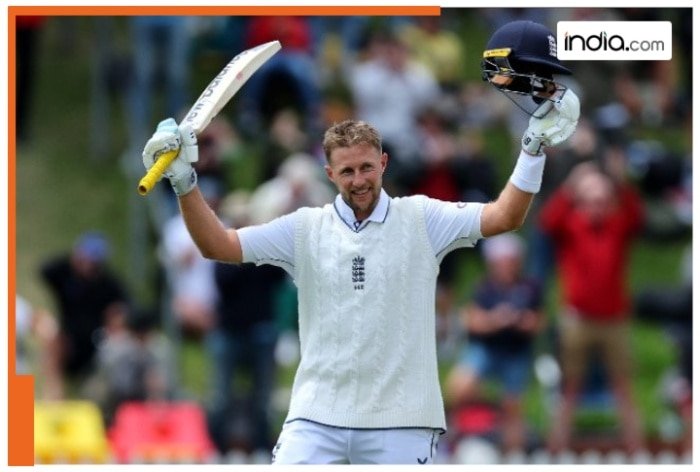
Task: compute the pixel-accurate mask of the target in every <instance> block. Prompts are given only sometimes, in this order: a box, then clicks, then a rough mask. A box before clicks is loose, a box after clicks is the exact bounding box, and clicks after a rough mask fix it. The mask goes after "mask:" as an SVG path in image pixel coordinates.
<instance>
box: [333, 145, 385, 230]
mask: <svg viewBox="0 0 700 472" xmlns="http://www.w3.org/2000/svg"><path fill="white" fill-rule="evenodd" d="M387 160H388V156H387V154H386V153H380V151H379V150H377V149H375V148H374V147H372V146H370V145H369V144H358V145H356V146H352V147H344V148H337V149H334V150H333V151H332V152H331V155H330V158H329V163H328V165H326V174H328V178H329V179H330V180H331V182H333V183H334V184H335V186H336V187H337V188H338V192H340V196H341V197H342V198H343V200H344V201H345V203H347V204H348V206H349V207H350V208H352V210H353V211H354V212H355V218H357V219H358V220H359V221H362V220H364V219H366V218H367V217H369V215H371V214H372V210H374V207H375V206H376V205H377V202H378V201H379V194H380V192H381V189H382V174H383V173H384V169H386V163H387Z"/></svg>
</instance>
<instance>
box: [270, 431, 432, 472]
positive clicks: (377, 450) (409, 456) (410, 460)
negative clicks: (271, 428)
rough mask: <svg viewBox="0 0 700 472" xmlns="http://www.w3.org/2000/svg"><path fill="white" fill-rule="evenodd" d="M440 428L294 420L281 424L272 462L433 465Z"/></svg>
mask: <svg viewBox="0 0 700 472" xmlns="http://www.w3.org/2000/svg"><path fill="white" fill-rule="evenodd" d="M439 435H440V430H437V429H432V428H397V429H349V428H339V427H334V426H327V425H323V424H319V423H315V422H312V421H306V420H295V421H291V422H289V423H285V424H284V426H283V427H282V432H281V433H280V436H279V439H278V440H277V444H276V445H275V448H274V450H273V451H272V463H273V464H432V463H433V461H434V459H435V454H436V451H437V443H438V436H439Z"/></svg>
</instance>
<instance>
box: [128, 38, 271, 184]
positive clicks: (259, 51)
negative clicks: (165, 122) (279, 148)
mask: <svg viewBox="0 0 700 472" xmlns="http://www.w3.org/2000/svg"><path fill="white" fill-rule="evenodd" d="M280 49H282V45H281V44H280V42H279V41H270V42H268V43H264V44H260V45H259V46H255V47H254V48H250V49H246V50H245V51H243V52H241V53H240V54H238V55H237V56H236V57H234V58H233V59H231V60H230V61H229V63H228V64H226V65H225V66H224V68H223V69H221V72H219V74H218V75H217V76H216V77H214V79H213V80H212V81H211V82H210V83H209V85H207V87H206V88H205V89H204V91H203V92H202V94H201V95H200V96H199V98H198V99H197V101H196V102H194V105H192V108H190V109H189V111H188V112H187V114H186V115H185V118H183V120H182V121H181V122H180V125H179V126H180V127H181V128H182V127H183V126H187V127H191V128H192V129H193V130H194V132H195V133H196V134H199V133H201V132H202V131H203V130H204V128H206V127H207V125H208V124H209V123H210V122H211V120H212V118H214V117H215V116H216V115H217V114H218V113H219V112H220V111H221V109H222V108H223V107H224V106H225V105H226V104H227V103H228V102H229V100H231V98H232V97H233V96H234V95H235V94H236V92H238V90H239V89H240V88H241V87H242V86H243V84H245V83H246V81H247V80H248V79H249V78H250V76H252V75H253V74H254V73H255V71H256V70H258V69H259V68H260V66H262V65H263V64H264V63H265V62H267V61H268V60H269V59H270V58H271V57H272V56H273V55H274V54H275V53H276V52H277V51H279V50H280ZM177 155H178V153H177V152H176V151H172V152H169V153H166V154H163V155H162V156H160V157H159V158H158V160H157V161H156V163H155V164H154V165H153V167H151V168H150V169H149V170H148V172H147V173H146V175H145V176H144V177H143V178H142V179H141V180H140V181H139V185H138V188H137V190H138V192H139V194H141V195H146V194H147V193H148V192H150V191H151V190H152V189H153V187H154V186H155V184H156V182H158V180H160V178H161V176H162V175H163V172H165V170H166V169H167V168H168V166H169V165H170V163H171V162H173V161H174V160H175V159H176V158H177Z"/></svg>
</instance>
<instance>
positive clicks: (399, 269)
mask: <svg viewBox="0 0 700 472" xmlns="http://www.w3.org/2000/svg"><path fill="white" fill-rule="evenodd" d="M482 208H483V204H480V203H468V204H464V203H448V202H441V201H438V200H434V199H429V198H427V197H425V196H414V197H406V198H393V199H391V198H389V197H388V196H387V195H386V193H385V192H384V191H382V194H381V196H380V199H379V202H378V204H377V207H376V208H375V210H374V211H373V213H372V215H371V216H370V217H369V218H368V219H367V220H365V221H362V222H357V221H355V219H354V214H353V212H352V210H351V209H350V208H349V207H348V206H347V204H345V202H344V201H343V200H342V199H341V198H340V196H338V197H337V198H336V200H335V202H334V203H333V204H328V205H326V206H324V207H323V208H302V209H300V210H298V211H296V212H294V213H292V214H290V215H287V216H284V217H281V218H278V219H276V220H273V221H272V222H270V223H267V224H264V225H259V226H255V227H248V228H242V229H241V230H239V232H238V233H239V238H240V241H241V247H242V250H243V260H244V262H255V263H257V264H264V263H268V264H274V265H278V266H280V267H283V268H284V269H285V270H287V271H288V272H289V273H290V274H291V275H292V276H293V277H294V280H295V282H296V284H297V287H298V290H299V337H300V343H301V361H300V364H299V368H298V370H297V373H296V376H295V380H294V386H293V390H292V399H291V404H290V409H289V414H288V417H287V420H288V421H291V420H294V419H299V418H303V419H307V420H311V421H317V422H319V423H323V424H327V425H331V426H339V427H347V428H398V427H425V428H442V429H444V428H445V417H444V407H443V403H442V396H441V393H440V384H439V379H438V372H437V355H436V348H435V342H436V341H435V286H436V280H437V275H438V271H439V263H440V260H441V259H442V257H444V255H445V254H446V253H447V252H449V251H450V250H452V249H455V248H457V247H471V246H473V245H474V244H475V243H476V241H477V240H478V239H479V238H481V232H480V222H479V220H480V216H481V210H482Z"/></svg>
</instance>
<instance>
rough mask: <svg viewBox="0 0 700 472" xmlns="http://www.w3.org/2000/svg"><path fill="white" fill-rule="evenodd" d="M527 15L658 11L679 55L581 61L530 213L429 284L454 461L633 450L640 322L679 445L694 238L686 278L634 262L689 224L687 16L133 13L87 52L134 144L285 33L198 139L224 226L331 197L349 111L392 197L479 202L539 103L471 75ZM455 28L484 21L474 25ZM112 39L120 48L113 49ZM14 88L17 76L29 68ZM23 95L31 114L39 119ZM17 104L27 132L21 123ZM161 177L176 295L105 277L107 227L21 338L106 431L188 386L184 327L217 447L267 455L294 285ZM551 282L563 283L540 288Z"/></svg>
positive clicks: (67, 265) (58, 391) (159, 247)
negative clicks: (222, 245) (235, 251)
mask: <svg viewBox="0 0 700 472" xmlns="http://www.w3.org/2000/svg"><path fill="white" fill-rule="evenodd" d="M514 19H531V20H534V21H539V22H542V23H544V24H547V25H550V27H552V28H555V25H556V22H557V21H562V20H599V21H600V20H668V21H672V22H673V34H674V44H675V46H676V48H677V50H674V54H673V60H672V61H658V62H654V61H650V62H641V61H640V62H604V61H598V62H595V63H591V62H580V63H579V62H571V63H567V67H570V68H571V69H572V70H573V72H574V73H573V76H572V77H567V78H566V82H565V83H566V85H567V86H568V87H570V88H572V89H573V90H574V91H575V92H576V93H577V94H578V95H579V97H580V98H581V108H582V118H581V121H580V123H579V126H578V129H577V131H576V133H575V134H574V135H573V136H572V138H571V139H570V141H569V142H568V143H566V144H565V145H563V146H561V147H558V148H552V149H549V150H548V152H547V154H548V158H547V167H546V170H545V174H544V182H543V187H542V191H541V193H540V194H539V195H538V196H537V198H536V200H535V204H534V205H533V208H532V209H531V211H530V214H529V216H528V221H527V223H526V226H525V228H524V229H523V230H522V231H521V232H520V233H518V234H517V235H516V234H507V235H502V236H498V237H494V238H490V239H487V240H484V241H482V242H481V243H480V244H479V245H478V246H477V249H476V250H475V251H472V252H471V253H470V254H468V255H463V254H461V253H460V254H452V255H450V257H448V258H446V259H445V261H444V262H443V265H442V267H441V275H440V278H439V289H438V295H437V299H436V307H437V313H438V317H437V319H436V323H437V324H438V333H439V347H438V349H439V354H440V360H441V363H442V364H443V366H444V367H445V372H446V377H445V380H444V382H443V391H444V394H445V398H446V408H447V412H448V420H449V431H448V433H447V434H446V435H445V436H443V439H442V440H441V445H440V448H441V453H442V454H443V460H444V462H469V461H477V462H478V461H485V462H488V461H490V460H492V459H489V457H491V456H490V455H489V451H491V452H498V453H502V454H511V456H510V457H511V458H512V457H521V456H517V454H532V453H533V451H536V450H543V451H547V452H548V453H549V454H562V453H564V452H566V451H572V450H575V451H581V450H584V449H586V448H594V449H595V448H598V450H602V451H604V452H606V453H607V452H609V451H614V450H619V451H622V454H624V458H623V461H624V460H630V461H631V460H632V459H631V458H632V457H633V455H634V454H638V453H640V452H641V451H644V450H645V448H647V447H649V441H650V439H649V435H648V434H647V431H646V430H645V427H644V424H643V422H642V420H641V413H640V410H639V406H638V405H637V403H636V399H635V395H634V391H633V379H634V376H635V371H636V370H637V369H640V368H643V366H639V365H637V364H636V361H635V356H634V355H633V352H634V346H633V345H632V342H631V341H632V339H631V327H632V325H633V323H634V322H635V321H636V320H637V319H642V320H645V321H648V322H653V323H656V324H658V325H659V326H661V327H663V328H664V329H665V330H667V332H668V333H669V334H670V336H672V339H673V340H674V345H675V346H677V347H678V356H677V357H678V360H677V364H676V366H674V369H673V370H672V371H669V372H668V378H665V379H659V381H660V382H661V381H662V380H663V381H664V382H665V383H664V385H665V390H664V392H665V394H663V395H659V402H660V403H664V402H665V404H666V406H667V407H668V408H669V409H670V410H671V411H673V412H674V414H675V415H677V416H676V417H677V419H678V421H679V422H680V426H679V428H676V429H675V430H672V429H669V432H668V434H667V435H666V437H665V439H666V440H668V441H669V443H670V442H674V444H678V446H677V450H678V451H681V452H688V451H690V447H691V444H692V423H691V418H692V367H691V360H692V347H691V345H692V343H691V341H692V340H691V338H690V333H691V330H690V326H691V321H692V320H691V310H692V300H691V297H692V295H691V273H692V270H691V269H690V249H689V250H688V252H687V253H686V255H684V257H687V260H684V261H678V263H679V266H683V264H687V265H686V266H685V267H688V269H687V270H686V272H685V273H684V276H683V277H681V278H682V279H683V283H682V286H673V287H671V286H664V287H649V288H648V289H645V290H643V291H641V292H637V293H633V292H632V291H631V290H630V288H629V281H630V274H629V271H628V269H629V268H630V256H631V253H632V251H633V250H634V244H635V241H637V240H639V239H644V240H645V241H648V242H650V243H651V244H664V243H665V242H667V241H674V242H675V241H689V239H690V238H689V235H690V231H691V224H692V207H691V202H692V194H691V175H692V174H691V172H692V168H691V118H692V110H691V108H692V80H691V75H690V74H691V63H690V59H691V57H692V52H691V51H690V49H689V48H690V46H691V45H692V24H691V15H690V14H689V12H687V11H686V12H683V11H681V10H679V9H676V10H671V9H669V10H664V9H654V10H652V9H643V8H624V9H602V8H580V9H556V10H555V9H520V8H518V9H464V10H460V9H443V10H442V15H441V16H440V17H391V18H373V17H275V16H269V17H199V18H190V17H134V18H130V19H129V20H128V21H129V30H128V34H129V38H130V41H131V42H132V54H131V56H130V57H131V60H130V61H123V60H115V61H113V62H112V63H109V62H98V63H96V64H93V65H94V66H95V67H100V68H101V69H102V70H99V71H98V76H99V77H101V78H102V83H101V85H100V86H101V87H104V88H107V89H109V90H110V91H111V90H113V89H115V88H116V89H119V93H122V94H123V95H124V98H125V99H126V100H125V103H127V104H128V110H129V118H128V123H127V132H128V134H129V136H128V139H129V147H130V148H132V149H138V148H140V147H141V146H142V145H143V143H145V141H146V139H147V138H148V136H149V135H150V133H151V132H152V130H153V129H154V125H155V123H157V121H158V120H159V119H161V118H164V117H166V116H174V117H176V119H179V118H180V117H181V116H182V115H183V113H184V112H185V111H186V108H187V106H188V104H190V103H191V102H192V100H193V99H194V98H196V94H197V93H198V92H197V90H195V89H197V88H199V87H198V86H194V85H193V84H195V83H198V82H197V81H198V80H200V74H199V73H197V71H202V70H203V71H206V73H207V74H209V75H212V74H213V73H215V71H217V70H219V69H220V68H221V67H222V66H223V64H225V62H227V61H228V60H229V59H230V57H231V56H232V55H233V54H234V53H235V52H238V51H241V50H243V49H246V48H248V47H252V46H254V45H257V44H260V43H263V42H267V41H271V40H274V39H278V40H280V41H281V43H282V45H283V49H282V50H281V51H280V52H279V53H278V54H276V55H275V56H273V58H272V59H271V60H270V61H269V62H268V63H267V64H266V65H265V66H264V67H263V68H261V69H260V70H259V71H258V73H256V74H255V75H254V76H253V77H252V78H251V79H250V80H249V81H248V82H247V83H246V84H245V86H244V89H243V90H242V91H241V92H240V93H239V94H238V95H237V96H236V97H235V99H234V100H233V102H232V103H231V104H230V105H229V107H227V108H226V109H225V110H224V111H223V112H222V113H221V114H220V115H219V116H218V117H217V118H216V119H215V120H214V121H213V122H212V123H211V125H210V126H209V127H207V128H206V130H204V132H203V133H202V134H201V135H200V136H199V137H198V143H199V158H200V160H199V162H198V163H197V164H196V168H197V172H198V174H199V176H200V188H201V189H202V192H203V194H204V195H205V197H206V198H207V200H208V202H209V204H210V205H211V207H212V208H213V209H214V210H215V211H216V212H217V214H219V215H220V216H221V218H222V219H223V220H224V221H226V222H228V223H229V224H231V225H232V226H234V227H240V226H244V225H249V224H259V223H263V222H266V221H269V220H271V219H273V218H275V217H277V216H281V215H283V214H286V213H289V212H291V211H294V210H295V209H297V208H299V207H302V206H320V205H324V204H326V203H329V202H331V201H332V199H333V198H334V192H333V190H332V187H331V186H330V184H329V182H327V179H326V178H325V174H324V172H323V164H324V161H323V160H324V157H323V153H322V151H321V150H320V141H321V138H322V133H323V131H324V130H325V129H326V128H327V127H328V126H329V125H331V124H333V123H334V122H338V121H341V120H343V119H345V118H353V117H354V118H359V119H363V120H366V121H368V122H370V123H372V124H373V125H375V126H376V127H377V128H378V130H379V131H380V133H381V134H382V137H383V146H384V148H385V150H386V152H387V153H388V154H389V156H390V161H389V166H388V169H387V173H386V175H385V188H386V189H387V191H388V192H389V194H390V195H392V196H401V195H409V194H415V193H421V194H425V195H427V196H429V197H433V198H438V199H443V200H450V201H481V202H487V201H489V200H491V199H493V198H494V197H496V194H495V192H496V191H497V190H498V189H499V188H501V185H502V184H503V183H504V182H505V180H506V178H507V175H508V174H506V173H505V172H509V171H510V169H511V166H512V164H511V163H512V162H514V159H515V156H516V155H517V152H518V146H519V142H520V135H521V134H522V132H523V130H524V129H525V128H526V127H527V116H526V115H524V114H522V113H521V112H520V111H518V110H517V109H515V108H514V107H512V106H511V104H510V102H508V101H507V100H504V99H503V97H502V96H500V95H499V93H498V91H496V90H495V89H494V88H492V87H490V86H488V85H487V84H485V83H483V82H481V80H480V77H479V73H478V68H479V59H480V54H481V49H482V47H483V45H484V44H485V40H486V38H487V35H488V34H489V33H490V32H491V31H493V30H495V29H496V28H497V27H498V26H500V25H502V24H503V23H505V22H507V21H511V20H514ZM44 24H45V23H44ZM465 25H470V26H471V27H473V28H474V31H470V32H469V34H465V31H464V30H463V28H464V26H465ZM18 27H19V29H20V30H21V29H22V28H23V27H24V26H23V24H22V23H21V22H20V23H19V24H18ZM26 27H27V28H37V27H41V24H38V25H37V24H35V23H31V24H27V25H26ZM480 34H481V35H483V38H482V37H480V36H479V35H480ZM467 37H468V38H473V39H474V38H476V39H478V42H475V43H474V42H468V41H467V40H466V39H465V38H467ZM476 39H474V40H476ZM100 44H102V46H103V47H105V48H107V49H108V50H109V48H110V45H109V42H106V43H104V44H103V43H100ZM21 45H22V42H21V41H20V42H19V46H20V47H21ZM32 46H33V42H32ZM107 52H109V51H107ZM31 53H33V47H32V49H31V51H28V52H27V54H31ZM22 56H23V54H22V49H20V54H19V57H20V58H22ZM108 56H109V55H108ZM469 58H471V59H469ZM468 59H469V60H468ZM207 74H204V73H202V74H201V75H202V76H206V75H207ZM26 80H27V81H29V80H31V79H30V77H27V79H26ZM202 80H208V79H206V78H204V79H202ZM18 81H19V82H20V85H19V86H20V87H21V84H22V83H23V82H22V77H19V78H18ZM203 83H204V82H203ZM26 85H27V89H30V84H29V82H27V84H26ZM22 103H24V102H22ZM27 103H30V102H29V101H28V100H27ZM159 103H160V104H162V106H161V107H159V106H158V104H159ZM27 106H29V105H27ZM24 107H25V105H22V107H20V108H19V109H18V113H20V112H21V113H26V111H24V110H25V108H24ZM20 118H22V117H21V116H18V127H19V129H18V132H19V133H20V134H19V137H20V139H25V137H27V136H31V133H30V130H28V129H26V126H27V125H26V124H25V120H23V119H20ZM668 129H674V130H678V131H679V132H677V133H675V134H674V135H673V136H682V139H683V140H684V141H683V142H681V143H680V144H679V143H676V144H679V145H677V146H675V147H674V146H670V145H669V143H668V142H667V141H664V134H663V131H664V130H668ZM649 130H651V132H650V131H649ZM655 131H657V132H655ZM659 131H660V132H659ZM678 149H681V151H679V150H678ZM499 154H502V155H499ZM155 192H156V194H157V195H158V197H157V198H160V199H162V201H164V202H167V204H164V205H161V206H160V208H159V211H160V212H161V213H160V214H158V215H156V216H153V215H151V216H153V218H152V221H153V223H152V224H153V225H155V226H156V227H155V228H154V234H156V235H157V239H158V240H157V241H155V244H154V245H155V246H156V249H154V252H153V254H154V255H153V257H154V258H157V259H158V261H159V266H160V270H161V272H162V281H163V282H162V284H161V285H159V286H158V287H154V289H156V290H159V291H163V293H165V294H166V295H167V296H165V297H163V299H164V300H165V302H163V303H161V304H160V305H159V306H153V307H146V306H143V303H139V301H137V300H134V298H133V296H132V295H131V294H130V293H129V291H128V290H127V285H128V284H127V283H126V281H125V280H124V277H123V276H120V274H116V273H114V272H112V271H111V270H110V263H109V258H110V241H109V240H108V238H107V237H106V236H105V235H103V234H101V233H99V232H95V231H88V232H85V233H83V234H81V235H80V236H79V237H77V238H76V242H75V244H74V246H73V247H72V248H70V250H69V251H68V253H67V254H65V255H59V256H57V257H56V258H55V259H52V260H49V261H46V263H45V264H44V265H43V266H42V267H41V268H39V270H38V273H37V275H38V276H39V277H41V279H42V280H43V281H44V282H45V284H46V285H45V286H46V287H47V288H48V289H49V290H50V292H51V294H52V295H53V296H54V298H55V311H56V312H55V313H49V312H47V310H46V309H45V308H42V307H32V306H31V302H30V301H27V300H23V299H21V298H20V299H18V304H17V332H18V337H19V339H20V340H28V339H31V340H33V344H34V345H35V346H36V347H37V349H36V356H35V359H34V360H33V365H36V366H38V369H40V371H36V372H35V373H36V374H37V375H38V377H40V379H41V380H40V382H39V384H40V386H39V389H40V390H39V392H38V397H39V398H41V399H43V400H59V399H67V398H85V399H89V400H91V401H94V402H96V403H97V404H98V405H99V406H100V408H101V411H102V413H103V417H104V421H105V424H106V425H108V426H109V425H112V424H113V422H114V417H115V414H116V413H117V411H118V409H119V408H120V406H121V405H123V404H125V403H127V402H134V401H155V400H157V401H174V400H176V399H178V398H181V397H182V395H183V394H182V391H183V390H182V386H181V385H179V384H178V381H177V378H178V376H177V369H178V364H177V363H178V359H179V356H180V353H179V352H178V347H179V345H180V343H181V342H182V339H186V340H188V341H189V342H194V343H197V344H199V345H200V346H201V347H202V349H203V350H204V352H206V354H207V359H208V362H209V364H210V365H211V368H210V369H209V370H208V372H209V377H210V378H209V385H208V387H207V393H206V395H205V396H203V397H202V398H196V399H195V400H196V401H197V402H199V403H200V404H201V407H202V409H203V411H205V412H206V418H207V431H208V434H209V437H210V438H211V440H212V441H213V443H214V445H215V447H216V449H217V450H218V452H219V453H220V454H222V455H226V454H232V453H234V454H240V455H242V456H241V457H245V459H243V460H244V461H260V462H265V461H266V460H267V461H269V453H270V451H271V450H272V446H273V445H274V441H275V440H276V437H277V434H278V430H277V429H276V428H277V427H278V423H279V421H278V419H277V418H276V416H275V415H279V411H278V410H276V409H275V401H276V399H279V398H280V397H281V398H282V400H281V401H283V402H284V401H285V397H284V394H285V388H286V387H287V386H285V385H282V384H281V381H280V376H279V372H280V370H281V369H282V368H286V367H289V366H293V365H294V364H295V363H296V361H297V360H298V355H299V354H298V346H297V345H296V340H295V336H296V294H295V288H294V284H293V283H292V281H291V280H290V279H289V278H288V277H287V276H286V274H285V273H284V272H283V271H282V270H281V269H278V268H272V267H265V266H261V267H255V266H252V265H250V264H243V265H241V266H231V265H225V264H220V263H216V262H214V261H210V260H206V259H204V258H203V257H202V256H201V255H200V254H199V251H198V250H197V248H196V246H195V245H194V243H193V242H192V240H191V239H190V238H189V235H188V233H187V231H186V228H185V226H184V223H183V221H182V219H181V217H180V216H179V214H178V212H177V205H176V201H175V199H174V197H173V196H172V195H171V192H170V189H169V188H167V186H166V184H163V183H161V184H159V186H158V187H157V188H156V190H155ZM154 198H156V197H154ZM469 258H471V259H473V260H476V261H477V264H478V266H479V267H481V268H482V269H483V270H482V271H481V273H480V274H479V275H478V276H477V277H476V283H475V285H474V286H473V287H469V288H468V289H466V290H465V289H464V287H462V286H461V285H460V284H459V283H458V282H459V277H460V273H461V272H463V271H462V270H461V267H462V264H464V262H465V260H466V259H469ZM669 277H670V278H675V277H674V276H669ZM554 290H556V291H557V293H559V292H560V295H559V297H558V298H557V300H556V301H555V302H554V303H553V304H548V303H547V293H548V292H551V291H554ZM551 306H555V307H556V308H551ZM166 317H168V319H169V320H170V321H171V322H173V321H174V322H175V326H176V329H177V333H178V336H177V337H176V338H175V339H173V338H172V337H169V336H166V335H165V334H164V331H163V327H164V325H165V322H164V319H165V318H166ZM26 345H27V343H25V342H23V341H21V342H19V343H18V347H19V348H20V349H21V350H20V355H19V356H18V369H28V367H27V366H28V365H30V364H32V360H31V359H29V354H28V353H29V350H28V349H27V348H26ZM20 362H21V364H20ZM533 385H536V386H537V388H538V389H539V391H540V392H541V396H542V399H541V402H542V404H543V408H544V409H545V410H547V411H548V413H549V414H550V415H551V416H549V417H548V420H547V425H546V428H545V431H535V430H534V429H533V427H532V426H531V424H529V423H530V418H528V417H527V414H526V411H525V405H524V399H525V394H526V392H527V391H528V389H530V388H532V387H533ZM583 408H589V409H591V408H592V409H599V410H601V411H604V412H609V413H611V414H612V416H614V417H615V422H614V426H613V427H612V428H608V429H607V430H606V431H605V432H604V434H599V435H598V436H597V440H593V439H591V438H590V437H588V436H585V435H582V434H581V431H580V430H579V428H578V426H577V425H579V423H578V422H577V410H579V409H583ZM283 409H284V407H283ZM667 429H668V428H667ZM484 447H487V449H484ZM489 448H490V449H489ZM513 454H516V456H513ZM522 460H525V456H524V455H523V456H522Z"/></svg>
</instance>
